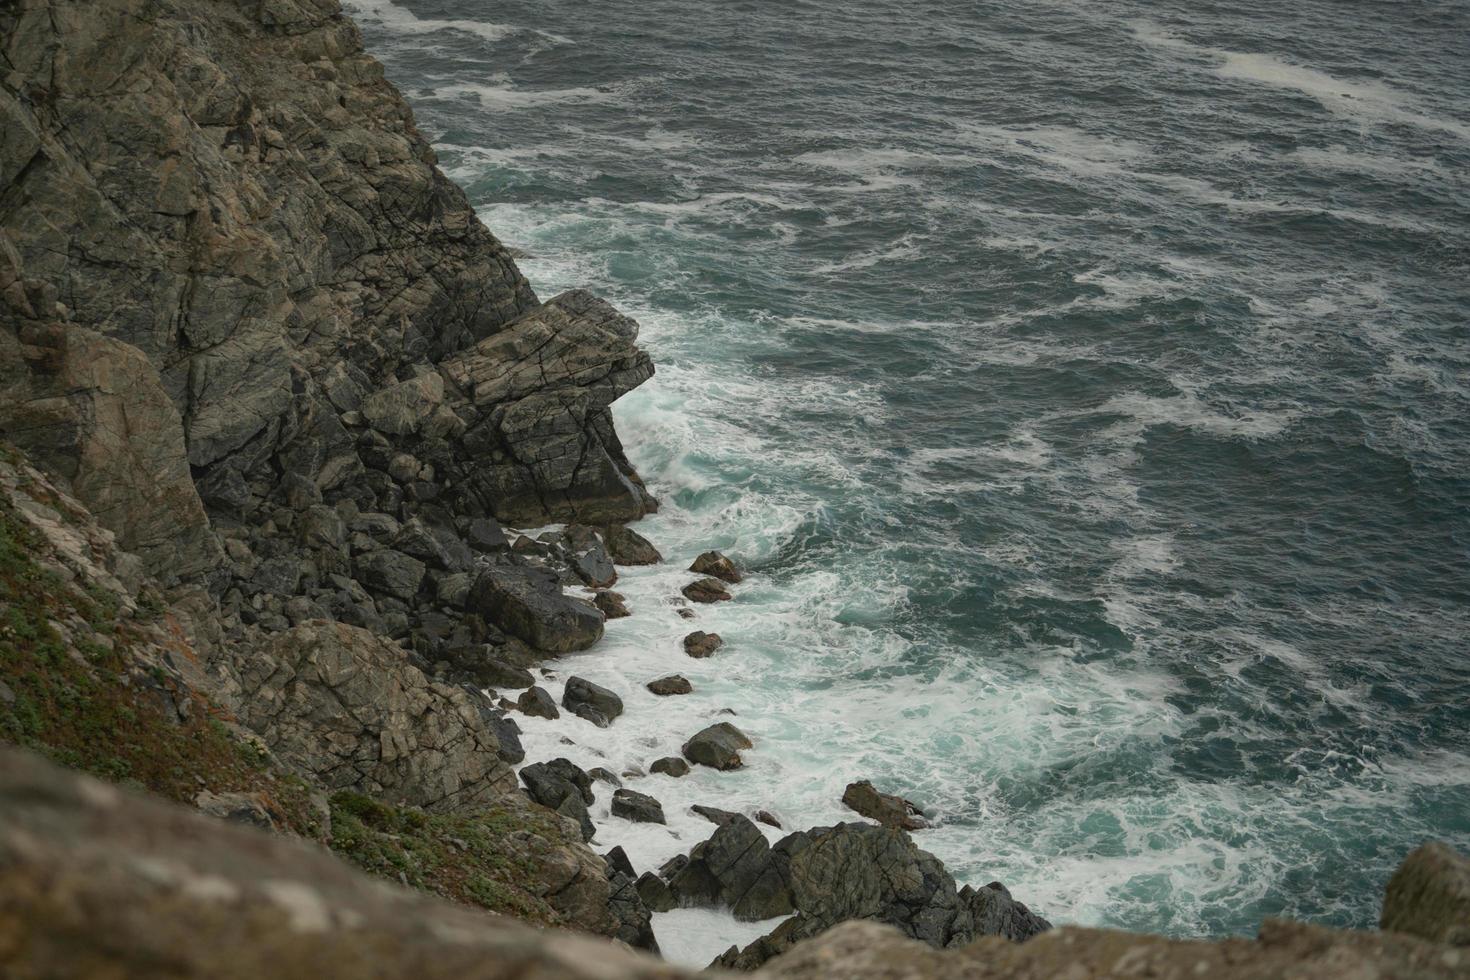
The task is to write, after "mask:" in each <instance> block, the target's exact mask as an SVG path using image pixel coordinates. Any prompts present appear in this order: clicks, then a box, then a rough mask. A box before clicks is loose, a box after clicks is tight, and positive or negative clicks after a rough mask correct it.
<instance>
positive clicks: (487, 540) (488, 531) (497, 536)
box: [465, 517, 510, 552]
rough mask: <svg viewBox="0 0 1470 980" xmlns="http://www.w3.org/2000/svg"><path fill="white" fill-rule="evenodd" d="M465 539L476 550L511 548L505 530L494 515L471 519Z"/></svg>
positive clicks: (503, 549) (489, 550) (487, 550)
mask: <svg viewBox="0 0 1470 980" xmlns="http://www.w3.org/2000/svg"><path fill="white" fill-rule="evenodd" d="M465 541H466V543H467V544H469V546H470V547H471V548H473V549H475V550H476V551H484V552H491V551H506V550H507V549H509V548H510V542H509V541H507V540H506V538H505V530H504V529H503V528H501V526H500V522H498V521H496V520H495V519H494V518H493V517H477V518H475V519H474V520H472V521H470V525H469V528H468V529H466V531H465Z"/></svg>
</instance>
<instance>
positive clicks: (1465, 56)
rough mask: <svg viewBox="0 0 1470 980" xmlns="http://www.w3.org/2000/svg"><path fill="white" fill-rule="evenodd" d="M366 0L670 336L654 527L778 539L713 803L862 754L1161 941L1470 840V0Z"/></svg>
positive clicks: (539, 206)
mask: <svg viewBox="0 0 1470 980" xmlns="http://www.w3.org/2000/svg"><path fill="white" fill-rule="evenodd" d="M348 7H349V9H351V10H353V11H354V13H355V14H356V15H357V18H358V20H359V23H361V24H362V26H363V29H364V33H365V36H366V38H367V40H368V43H369V47H370V49H371V50H372V51H373V52H374V53H375V54H377V55H379V56H380V57H381V58H382V59H383V60H384V62H385V63H386V65H387V68H388V74H389V77H390V78H392V79H393V80H394V81H395V82H397V83H398V84H399V85H400V87H402V88H403V89H404V91H405V93H406V94H407V96H408V97H409V100H410V101H411V102H412V104H413V105H414V108H415V111H416V113H417V116H418V120H419V123H420V125H421V126H422V127H423V128H424V130H425V131H426V132H427V133H428V134H429V135H430V137H431V138H432V139H433V140H434V141H435V143H436V145H438V146H439V148H440V155H441V162H442V163H443V164H444V166H445V167H446V169H447V170H448V171H449V172H450V173H451V174H452V175H453V176H454V177H455V178H456V179H457V180H459V181H460V182H461V183H462V184H463V185H464V186H465V188H466V189H467V191H468V193H469V195H470V197H471V199H472V200H473V202H474V203H475V205H476V207H477V208H478V209H479V210H480V212H481V215H482V217H484V219H485V220H486V222H487V223H488V224H489V225H490V227H491V228H492V230H494V231H495V232H496V233H497V234H498V235H499V236H500V237H501V238H502V239H504V240H505V241H506V242H507V243H509V244H511V245H513V246H515V247H517V248H519V249H522V250H524V251H525V252H526V253H528V256H529V257H528V258H527V259H525V260H524V261H523V263H522V266H523V269H524V270H525V271H526V273H527V275H528V276H529V277H530V278H531V280H532V283H533V285H534V286H536V288H537V289H538V291H539V292H540V293H541V294H542V295H543V296H549V295H551V294H553V293H554V292H556V291H559V290H560V289H562V288H566V287H568V286H572V285H590V286H592V287H593V288H594V289H596V290H597V291H599V292H601V293H603V294H604V295H607V296H608V297H609V298H612V299H614V300H615V301H616V302H618V303H619V304H620V305H621V306H622V307H623V308H624V309H626V310H627V311H628V312H629V313H631V314H632V315H634V316H635V317H637V318H638V319H639V320H640V321H641V322H642V324H643V327H644V334H643V337H644V343H645V345H646V346H647V347H648V348H649V349H650V351H651V353H652V354H653V356H654V358H655V360H656V361H657V363H658V365H659V375H658V378H657V379H656V380H655V381H654V382H653V383H651V384H650V385H648V386H646V387H645V388H644V389H641V390H640V391H639V392H637V393H635V394H634V395H632V396H629V397H628V398H627V399H625V400H624V403H622V404H620V406H619V409H618V412H619V426H620V430H621V431H622V433H623V435H624V438H625V441H626V442H628V444H629V448H630V452H631V453H632V454H633V456H634V458H635V461H636V462H638V464H639V465H640V468H641V469H642V471H643V473H644V475H645V476H646V477H647V478H648V479H649V480H650V482H651V483H652V484H653V485H654V486H655V489H656V490H657V491H658V492H659V493H660V495H661V496H662V497H663V498H664V500H665V503H666V507H665V511H664V513H663V514H662V515H660V516H659V517H658V518H657V519H655V520H654V521H653V522H651V523H650V531H649V533H650V534H654V535H655V536H660V535H661V536H662V537H661V538H660V543H661V544H663V545H665V547H666V550H670V551H672V552H676V553H677V552H680V551H681V549H682V550H685V551H689V550H693V551H697V550H700V549H701V548H703V547H706V546H722V547H725V548H726V549H727V550H729V551H731V552H732V553H735V554H738V555H740V556H742V557H743V558H744V559H746V560H747V561H748V562H750V563H751V564H752V565H753V566H754V567H755V568H756V570H757V571H758V574H757V575H756V576H755V577H754V578H753V580H752V582H751V583H750V584H749V585H748V586H747V587H746V588H745V590H744V591H742V592H741V594H740V597H739V601H737V602H736V603H733V604H730V605H731V606H733V607H734V608H732V609H729V610H721V611H720V613H719V616H721V617H723V618H722V619H719V620H717V622H718V623H719V624H720V627H721V632H722V633H724V634H725V635H726V637H727V640H731V641H732V644H731V645H732V650H731V652H730V653H729V654H727V656H728V657H729V659H728V660H727V661H725V663H726V664H727V665H730V666H727V667H725V668H724V670H725V671H726V673H725V674H724V675H723V677H724V679H725V680H726V681H727V682H728V686H727V689H725V690H724V691H723V692H722V694H723V696H725V697H726V698H727V700H728V701H729V703H731V704H738V706H739V710H740V713H741V716H742V725H743V727H745V728H747V729H748V730H750V731H751V732H752V733H753V734H755V735H757V737H758V739H759V741H760V746H759V751H758V753H757V757H756V761H757V763H759V764H758V765H753V766H752V770H751V771H752V773H753V775H752V776H750V777H749V778H747V779H745V780H744V781H741V782H738V783H736V782H727V783H725V784H723V785H726V786H731V787H734V788H733V789H731V790H730V792H732V793H733V794H734V795H735V796H736V797H740V798H742V799H748V800H749V801H751V802H762V803H764V804H765V805H769V806H774V807H776V808H778V809H779V810H780V811H781V812H782V814H783V815H784V816H785V817H786V819H787V820H788V823H797V824H809V823H812V822H814V821H818V820H834V819H841V817H842V811H841V808H840V807H838V806H837V805H836V798H837V797H838V796H840V794H841V787H842V785H843V784H844V783H845V782H846V781H848V780H849V779H852V778H858V777H861V776H866V777H871V778H873V779H875V780H876V781H878V782H879V783H880V784H883V785H885V786H886V787H888V788H892V789H895V790H900V791H903V792H905V793H906V794H907V795H910V796H912V797H913V798H915V799H916V800H918V801H920V802H922V803H924V804H926V805H929V806H931V807H932V809H933V810H934V811H935V812H937V813H938V814H939V816H940V818H941V826H939V827H938V828H937V829H935V830H932V831H927V832H925V834H924V836H922V837H921V838H920V843H921V844H922V845H923V846H925V847H926V848H928V849H930V850H932V851H934V852H935V853H936V854H938V855H939V856H940V857H941V858H943V859H944V861H945V862H946V864H947V866H949V867H950V869H951V870H952V871H953V872H954V873H955V875H956V877H957V878H959V879H960V880H961V881H970V882H973V883H975V884H977V885H978V884H983V883H984V882H986V881H989V880H991V879H993V878H1001V879H1002V880H1004V881H1006V882H1007V883H1008V884H1010V885H1011V887H1012V890H1013V891H1014V892H1015V893H1016V894H1017V895H1018V896H1019V897H1021V898H1023V899H1025V900H1027V901H1029V902H1030V903H1031V904H1032V905H1033V906H1034V907H1036V908H1037V909H1038V910H1039V911H1041V912H1042V913H1043V914H1047V915H1049V916H1051V917H1052V918H1054V919H1056V920H1058V921H1076V922H1086V923H1103V924H1109V925H1116V926H1122V927H1126V928H1132V929H1149V930H1158V931H1163V932H1168V933H1173V934H1184V935H1221V934H1231V933H1251V932H1253V931H1254V929H1255V927H1256V926H1257V924H1258V923H1259V921H1260V920H1261V918H1262V917H1264V916H1268V915H1288V916H1293V917H1298V918H1304V919H1309V920H1312V921H1318V922H1324V923H1331V924H1337V925H1349V926H1369V925H1372V924H1374V923H1375V922H1376V919H1377V911H1378V901H1379V896H1380V895H1381V892H1382V886H1383V884H1384V882H1385V881H1386V879H1387V876H1388V875H1389V873H1390V872H1391V870H1392V868H1393V867H1394V865H1395V864H1396V863H1397V861H1398V860H1399V859H1400V858H1401V857H1402V855H1403V854H1404V853H1405V852H1406V851H1408V850H1409V849H1410V848H1412V847H1413V846H1415V845H1416V844H1417V843H1419V842H1420V841H1421V840H1423V839H1425V838H1429V837H1438V838H1443V839H1447V840H1449V841H1451V842H1452V843H1455V844H1456V845H1458V846H1459V847H1461V848H1470V325H1467V314H1470V7H1467V6H1466V5H1465V4H1463V3H1427V2H1407V3H1386V2H1372V3H1370V2H1363V0H1346V2H1340V0H1299V2H1296V3H1292V4H1280V3H1264V2H1240V3H1233V4H1223V3H1198V2H1190V3H1185V2H1182V0H1176V2H1151V3H1144V2H1141V0H1133V2H1128V0H1113V2H1097V3H1080V2H1079V3H1067V2H1051V3H1048V2H1036V0H990V2H979V3H957V2H951V3H934V2H921V3H897V2H889V0H842V2H837V0H806V2H797V3H792V4H761V3H749V2H738V3H721V4H713V3H711V4H692V3H673V2H669V0H644V2H639V3H629V2H611V3H599V4H587V3H580V2H575V0H538V2H535V3H532V2H529V0H503V2H502V0H496V2H489V0H397V2H396V3H389V2H385V0H349V3H348ZM635 619H637V617H636V616H635ZM631 628H632V627H630V629H631ZM627 638H628V639H629V641H630V642H631V641H632V640H633V639H634V638H635V636H634V634H631V633H630V634H627ZM645 639H646V638H645ZM648 642H652V641H651V640H648ZM732 671H733V673H731V672H732ZM762 774H763V775H762ZM693 785H698V786H700V787H701V789H702V791H704V792H706V793H707V794H709V793H718V792H719V791H720V790H719V787H720V785H721V784H720V783H719V781H718V780H716V781H714V782H707V783H704V784H693ZM742 794H744V795H743V796H742ZM706 798H707V799H708V801H709V802H715V803H718V802H719V801H718V800H716V799H713V798H708V797H706ZM687 843H688V842H687V841H686V842H685V845H686V846H687Z"/></svg>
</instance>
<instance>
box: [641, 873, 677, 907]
mask: <svg viewBox="0 0 1470 980" xmlns="http://www.w3.org/2000/svg"><path fill="white" fill-rule="evenodd" d="M637 888H638V897H639V898H641V899H642V900H643V905H644V907H645V908H647V909H648V911H650V912H671V911H673V910H674V909H675V908H676V907H677V903H676V902H675V901H674V893H673V892H672V891H670V890H669V885H668V883H667V882H666V881H664V880H663V879H662V878H660V877H659V876H658V875H656V874H654V873H653V872H652V871H645V872H643V874H641V875H640V876H639V877H638V882H637Z"/></svg>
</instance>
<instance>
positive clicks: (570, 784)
mask: <svg viewBox="0 0 1470 980" xmlns="http://www.w3.org/2000/svg"><path fill="white" fill-rule="evenodd" d="M521 782H523V783H525V784H526V795H528V796H530V797H531V799H533V800H535V801H536V802H537V803H540V804H541V805H542V806H544V807H546V808H547V809H549V810H555V811H556V812H557V813H560V814H561V815H562V816H565V817H570V818H571V819H572V820H574V821H576V823H577V825H578V826H579V827H580V828H581V831H582V839H583V840H591V839H592V838H593V836H594V835H595V834H596V833H597V828H596V826H595V825H594V824H593V823H592V815H591V814H590V813H588V812H587V807H588V806H590V805H591V803H592V800H593V796H592V780H591V778H590V777H589V776H588V775H587V774H586V773H585V772H583V771H582V770H581V769H579V768H578V767H577V766H576V764H575V763H573V762H571V761H570V760H569V759H553V760H552V761H550V762H537V763H534V764H532V765H529V766H523V767H522V768H521Z"/></svg>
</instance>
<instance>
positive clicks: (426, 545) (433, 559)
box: [389, 517, 474, 572]
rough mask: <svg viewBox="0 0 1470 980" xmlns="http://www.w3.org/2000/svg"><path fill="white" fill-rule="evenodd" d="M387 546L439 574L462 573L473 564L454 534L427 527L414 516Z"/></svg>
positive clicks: (467, 552) (439, 528)
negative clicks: (439, 572) (409, 556)
mask: <svg viewBox="0 0 1470 980" xmlns="http://www.w3.org/2000/svg"><path fill="white" fill-rule="evenodd" d="M389 547H391V548H392V549H393V550H395V551H401V552H403V553H404V554H405V555H411V556H412V557H414V558H417V559H418V560H419V561H421V562H423V563H424V564H425V565H427V566H428V567H429V568H437V569H439V570H440V571H445V572H466V571H469V569H470V568H471V567H473V565H474V558H473V556H472V555H471V554H470V549H469V546H467V545H466V544H465V543H464V542H463V541H461V540H460V539H459V536H458V535H457V534H456V533H455V532H453V531H451V530H449V529H448V528H442V527H431V526H430V525H428V524H426V523H425V522H424V521H422V520H420V519H419V518H417V517H415V518H411V519H410V520H409V521H408V522H407V523H405V524H404V525H403V526H402V527H401V528H400V529H399V530H398V533H397V534H395V535H394V536H393V539H392V540H391V541H390V542H389Z"/></svg>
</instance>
